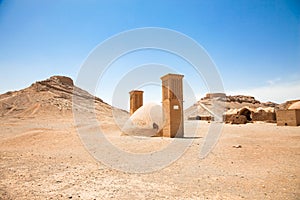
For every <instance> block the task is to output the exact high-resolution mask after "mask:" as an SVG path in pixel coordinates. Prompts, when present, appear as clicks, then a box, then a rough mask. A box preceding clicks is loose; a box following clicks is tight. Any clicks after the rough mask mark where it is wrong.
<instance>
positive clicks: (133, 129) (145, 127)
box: [122, 103, 163, 137]
mask: <svg viewBox="0 0 300 200" xmlns="http://www.w3.org/2000/svg"><path fill="white" fill-rule="evenodd" d="M162 116H163V114H162V106H161V105H159V104H156V103H147V104H145V105H143V106H142V107H140V108H139V109H137V110H136V111H135V112H134V113H133V115H131V117H130V118H129V119H128V121H127V122H126V123H125V125H124V126H123V128H122V132H123V133H122V135H132V136H148V137H151V136H156V135H157V134H158V133H159V131H160V130H161V129H162V127H163V117H162Z"/></svg>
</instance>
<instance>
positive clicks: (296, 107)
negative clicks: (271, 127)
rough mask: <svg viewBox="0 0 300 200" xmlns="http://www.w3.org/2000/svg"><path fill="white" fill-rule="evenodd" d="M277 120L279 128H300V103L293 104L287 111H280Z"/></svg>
mask: <svg viewBox="0 0 300 200" xmlns="http://www.w3.org/2000/svg"><path fill="white" fill-rule="evenodd" d="M276 118H277V126H299V125H300V101H297V102H295V103H293V104H291V105H290V106H289V107H288V109H286V110H278V111H277V113H276Z"/></svg>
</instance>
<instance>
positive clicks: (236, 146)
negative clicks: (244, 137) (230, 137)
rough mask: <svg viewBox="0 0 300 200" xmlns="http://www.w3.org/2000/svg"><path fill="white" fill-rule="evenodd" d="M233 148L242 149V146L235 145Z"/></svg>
mask: <svg viewBox="0 0 300 200" xmlns="http://www.w3.org/2000/svg"><path fill="white" fill-rule="evenodd" d="M232 147H233V148H242V145H240V144H237V145H233V146H232Z"/></svg>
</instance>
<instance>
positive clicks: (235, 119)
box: [230, 115, 248, 124]
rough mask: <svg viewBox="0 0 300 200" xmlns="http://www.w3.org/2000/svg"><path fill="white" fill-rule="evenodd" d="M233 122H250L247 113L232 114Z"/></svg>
mask: <svg viewBox="0 0 300 200" xmlns="http://www.w3.org/2000/svg"><path fill="white" fill-rule="evenodd" d="M230 121H231V124H246V123H247V122H248V120H247V117H246V116H245V115H233V116H231V119H230Z"/></svg>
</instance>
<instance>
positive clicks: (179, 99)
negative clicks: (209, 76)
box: [160, 74, 184, 138]
mask: <svg viewBox="0 0 300 200" xmlns="http://www.w3.org/2000/svg"><path fill="white" fill-rule="evenodd" d="M160 79H161V80H162V105H163V114H164V123H165V124H164V127H163V129H162V136H164V137H172V138H174V137H183V135H184V122H183V89H182V79H183V75H179V74H167V75H165V76H163V77H161V78H160Z"/></svg>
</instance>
